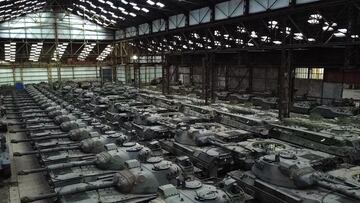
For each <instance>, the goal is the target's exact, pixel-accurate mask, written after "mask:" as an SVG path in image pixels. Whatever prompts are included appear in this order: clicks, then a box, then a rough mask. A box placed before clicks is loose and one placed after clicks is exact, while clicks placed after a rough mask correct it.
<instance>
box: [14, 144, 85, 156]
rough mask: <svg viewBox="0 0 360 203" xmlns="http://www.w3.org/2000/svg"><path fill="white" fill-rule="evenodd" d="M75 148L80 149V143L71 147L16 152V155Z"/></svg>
mask: <svg viewBox="0 0 360 203" xmlns="http://www.w3.org/2000/svg"><path fill="white" fill-rule="evenodd" d="M74 149H80V145H77V146H70V147H58V148H53V149H41V150H34V151H28V152H14V156H25V155H33V154H41V153H49V152H58V151H66V150H74Z"/></svg>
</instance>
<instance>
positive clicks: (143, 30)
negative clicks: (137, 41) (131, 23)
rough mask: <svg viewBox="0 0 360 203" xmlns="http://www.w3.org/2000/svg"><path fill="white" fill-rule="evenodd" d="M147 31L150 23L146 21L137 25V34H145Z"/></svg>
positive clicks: (148, 31)
mask: <svg viewBox="0 0 360 203" xmlns="http://www.w3.org/2000/svg"><path fill="white" fill-rule="evenodd" d="M149 33H150V25H149V24H148V23H144V24H141V25H139V35H145V34H149Z"/></svg>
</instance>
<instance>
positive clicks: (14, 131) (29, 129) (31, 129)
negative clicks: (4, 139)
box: [9, 126, 60, 133]
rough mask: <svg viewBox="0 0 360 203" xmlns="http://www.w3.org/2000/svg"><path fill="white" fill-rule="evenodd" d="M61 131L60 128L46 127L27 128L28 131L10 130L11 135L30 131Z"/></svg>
mask: <svg viewBox="0 0 360 203" xmlns="http://www.w3.org/2000/svg"><path fill="white" fill-rule="evenodd" d="M57 129H60V126H44V127H34V128H26V129H17V130H10V131H9V132H10V133H21V132H29V131H38V130H57Z"/></svg>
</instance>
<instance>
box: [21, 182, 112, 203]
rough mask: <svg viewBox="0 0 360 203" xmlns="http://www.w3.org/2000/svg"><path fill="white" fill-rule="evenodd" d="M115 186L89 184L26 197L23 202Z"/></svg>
mask: <svg viewBox="0 0 360 203" xmlns="http://www.w3.org/2000/svg"><path fill="white" fill-rule="evenodd" d="M113 186H114V183H113V182H104V183H99V184H91V185H90V184H89V185H85V186H82V187H75V188H72V189H69V190H59V191H57V192H53V193H48V194H41V195H36V196H25V197H23V198H21V202H22V203H28V202H34V201H38V200H44V199H50V198H55V197H60V196H64V195H72V194H77V193H82V192H86V191H92V190H98V189H104V188H109V187H113Z"/></svg>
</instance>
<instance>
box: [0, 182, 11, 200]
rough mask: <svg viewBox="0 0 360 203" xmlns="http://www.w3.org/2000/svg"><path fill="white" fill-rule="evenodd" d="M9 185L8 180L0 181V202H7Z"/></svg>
mask: <svg viewBox="0 0 360 203" xmlns="http://www.w3.org/2000/svg"><path fill="white" fill-rule="evenodd" d="M9 186H10V183H9V181H8V180H6V181H1V182H0V203H8V202H9V200H10V199H9Z"/></svg>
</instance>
